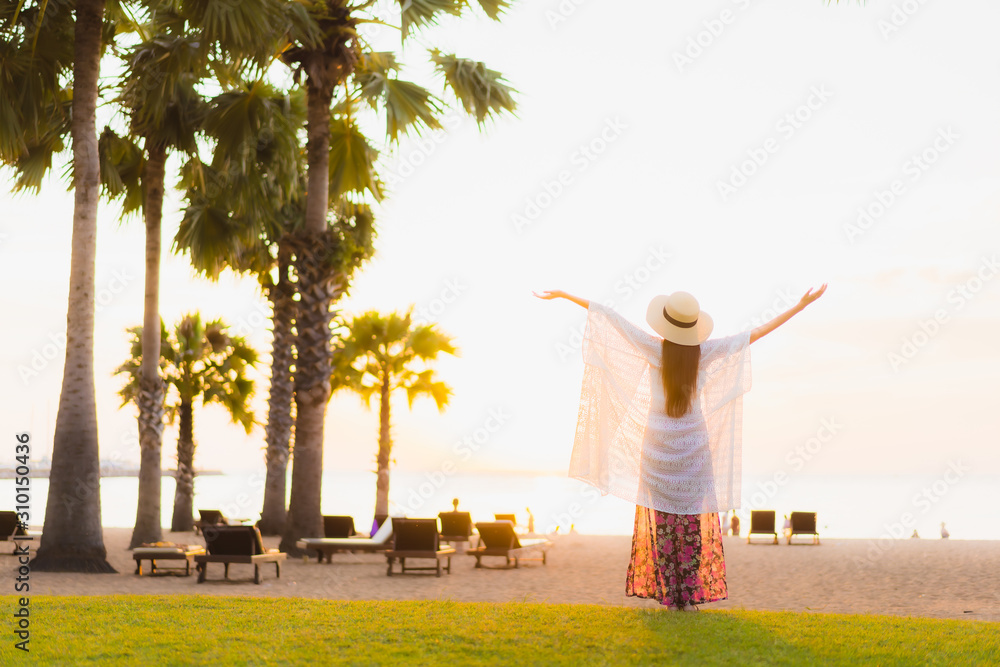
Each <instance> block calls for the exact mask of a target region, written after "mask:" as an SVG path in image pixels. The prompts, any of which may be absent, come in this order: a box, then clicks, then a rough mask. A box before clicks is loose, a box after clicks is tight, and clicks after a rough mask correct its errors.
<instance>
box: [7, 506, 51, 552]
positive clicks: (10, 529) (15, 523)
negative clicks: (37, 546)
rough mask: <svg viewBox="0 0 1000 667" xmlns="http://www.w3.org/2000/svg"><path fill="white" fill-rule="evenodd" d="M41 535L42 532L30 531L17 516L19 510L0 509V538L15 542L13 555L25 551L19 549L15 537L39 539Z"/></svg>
mask: <svg viewBox="0 0 1000 667" xmlns="http://www.w3.org/2000/svg"><path fill="white" fill-rule="evenodd" d="M29 535H30V537H29ZM41 536H42V534H41V533H29V532H28V531H27V530H26V529H25V526H24V524H23V523H21V521H20V519H18V518H17V512H14V511H13V510H3V511H0V540H10V541H12V542H13V543H14V551H12V552H11V553H12V554H13V555H18V554H23V553H24V552H19V551H18V540H15V539H14V538H15V537H23V538H27V539H28V540H37V539H38V538H40V537H41ZM25 548H27V547H25Z"/></svg>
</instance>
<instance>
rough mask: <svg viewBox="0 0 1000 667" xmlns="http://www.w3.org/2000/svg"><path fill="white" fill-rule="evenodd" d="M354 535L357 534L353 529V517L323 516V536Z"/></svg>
mask: <svg viewBox="0 0 1000 667" xmlns="http://www.w3.org/2000/svg"><path fill="white" fill-rule="evenodd" d="M354 535H357V532H356V531H355V530H354V517H350V516H324V517H323V537H353V536H354Z"/></svg>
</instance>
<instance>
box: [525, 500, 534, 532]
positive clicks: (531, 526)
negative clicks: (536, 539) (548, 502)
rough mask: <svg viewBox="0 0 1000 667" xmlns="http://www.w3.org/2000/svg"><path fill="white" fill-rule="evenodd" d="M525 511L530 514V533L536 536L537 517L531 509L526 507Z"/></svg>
mask: <svg viewBox="0 0 1000 667" xmlns="http://www.w3.org/2000/svg"><path fill="white" fill-rule="evenodd" d="M524 511H525V512H527V513H528V532H529V533H531V534H534V532H535V515H534V514H532V513H531V508H530V507H525V508H524Z"/></svg>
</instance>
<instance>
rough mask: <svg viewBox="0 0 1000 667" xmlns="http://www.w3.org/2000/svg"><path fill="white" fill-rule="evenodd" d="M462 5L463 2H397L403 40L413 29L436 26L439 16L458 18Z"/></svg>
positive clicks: (413, 0) (424, 0)
mask: <svg viewBox="0 0 1000 667" xmlns="http://www.w3.org/2000/svg"><path fill="white" fill-rule="evenodd" d="M464 4H465V3H464V0H399V6H400V8H401V10H402V11H401V12H400V14H401V16H400V21H401V23H400V28H401V29H402V32H403V39H404V40H405V39H406V38H407V37H409V36H410V32H411V31H412V30H413V29H414V28H426V27H428V26H432V25H436V24H437V20H438V17H439V16H440V15H441V14H451V15H453V16H458V15H459V14H461V13H462V7H463V5H464Z"/></svg>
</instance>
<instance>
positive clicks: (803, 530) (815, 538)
mask: <svg viewBox="0 0 1000 667" xmlns="http://www.w3.org/2000/svg"><path fill="white" fill-rule="evenodd" d="M791 521H792V530H791V532H789V533H788V544H791V543H792V538H793V537H795V536H796V535H811V536H812V544H819V532H818V531H817V530H816V512H792V517H791ZM800 544H801V542H800Z"/></svg>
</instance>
